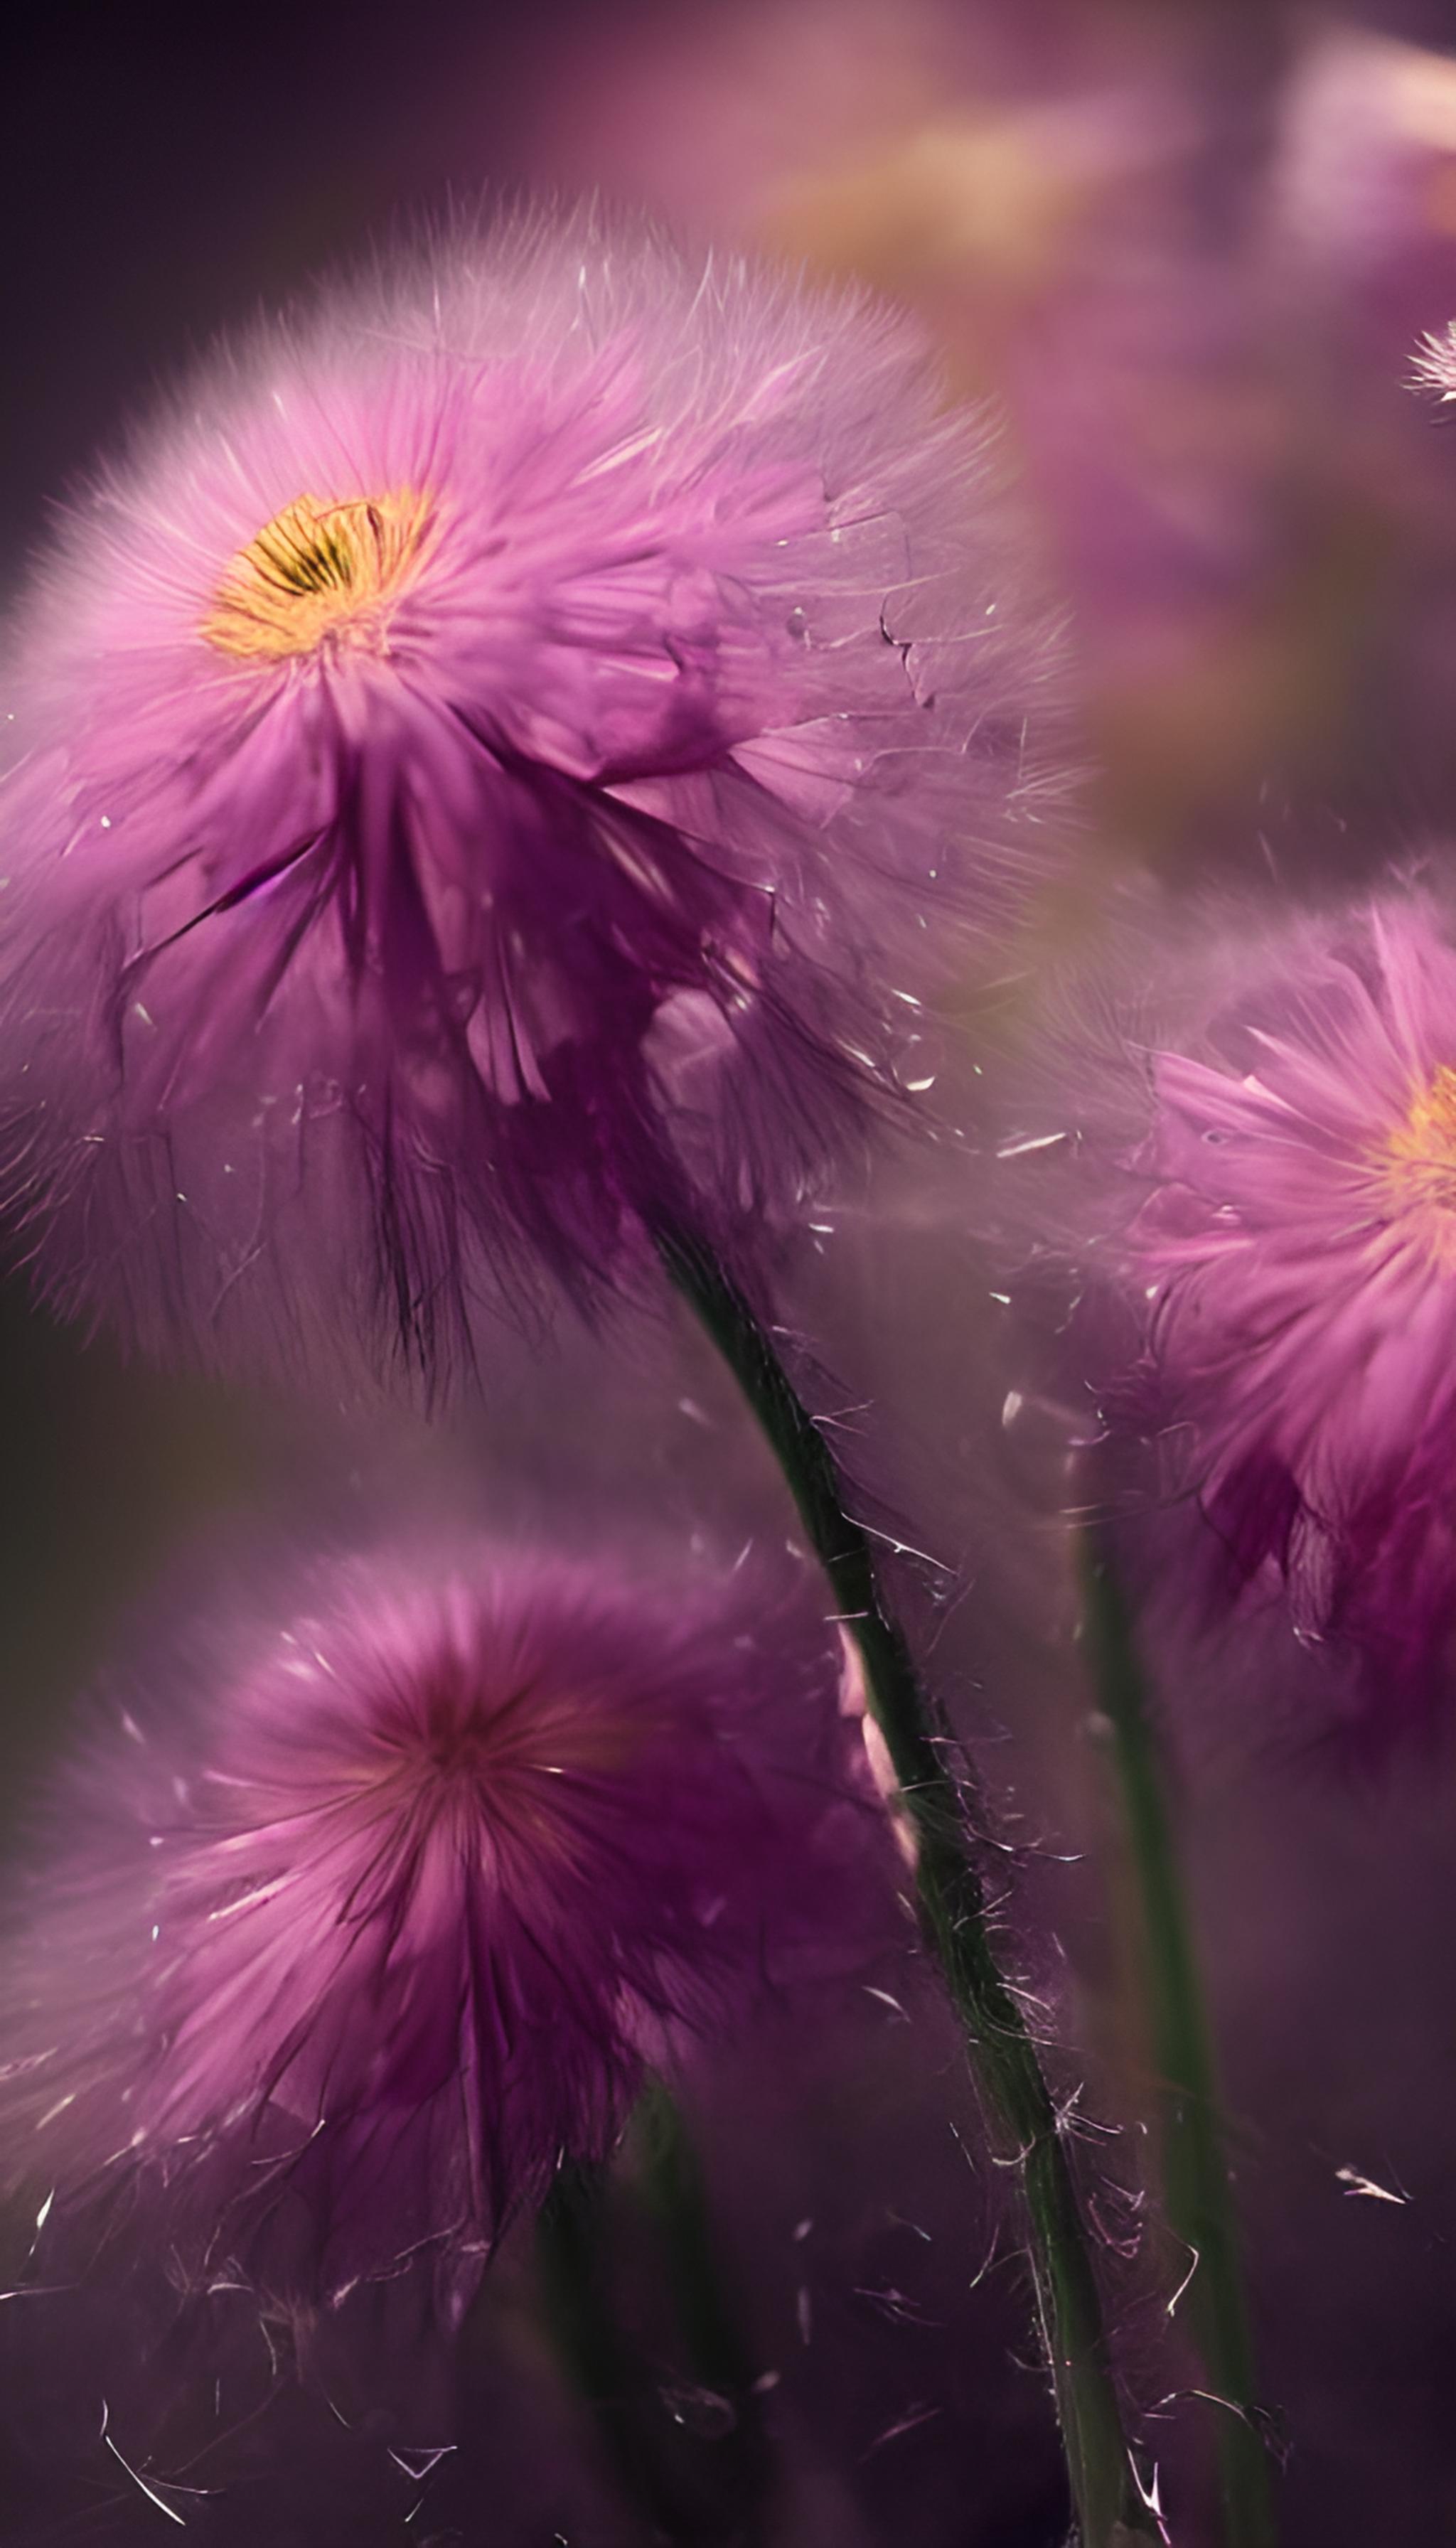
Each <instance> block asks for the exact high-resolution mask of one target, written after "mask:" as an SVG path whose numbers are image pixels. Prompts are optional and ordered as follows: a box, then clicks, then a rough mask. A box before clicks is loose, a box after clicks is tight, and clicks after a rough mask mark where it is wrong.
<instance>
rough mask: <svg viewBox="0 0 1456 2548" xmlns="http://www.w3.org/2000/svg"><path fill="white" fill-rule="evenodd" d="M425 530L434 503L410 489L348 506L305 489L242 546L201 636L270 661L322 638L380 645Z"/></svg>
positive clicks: (229, 651) (305, 650)
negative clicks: (391, 607) (389, 607)
mask: <svg viewBox="0 0 1456 2548" xmlns="http://www.w3.org/2000/svg"><path fill="white" fill-rule="evenodd" d="M428 527H429V500H428V498H427V497H425V496H423V495H420V494H418V493H417V492H416V491H415V490H414V489H413V488H410V487H402V488H400V489H398V490H397V491H396V493H395V494H394V495H392V496H361V497H357V498H356V499H354V500H353V501H351V502H349V503H345V504H324V503H320V502H319V500H318V497H317V496H300V497H298V498H297V499H296V500H295V501H294V502H293V503H292V504H286V505H285V506H284V508H283V511H282V512H281V513H275V514H274V516H273V519H272V521H271V522H268V523H266V524H265V526H264V528H263V529H262V530H261V531H259V533H258V535H257V538H256V539H254V540H249V542H248V544H247V547H246V548H245V549H239V551H238V553H237V555H236V557H235V558H234V559H233V561H232V564H231V565H230V566H229V568H228V570H227V575H226V576H225V577H224V579H223V582H222V583H221V585H220V586H219V587H218V593H217V598H216V600H215V601H214V603H213V606H212V609H211V610H210V611H209V612H208V615H207V617H206V619H205V620H204V621H203V623H202V633H203V635H204V637H205V638H206V639H207V641H208V644H209V645H210V646H216V647H217V648H218V649H219V651H220V652H221V653H222V654H224V655H238V656H242V657H244V658H248V659H251V658H254V657H258V656H261V657H263V658H264V659H265V660H267V661H271V662H277V661H280V660H281V659H282V658H283V657H285V656H288V655H309V654H312V653H313V651H314V649H315V648H316V647H317V646H318V645H319V644H320V642H321V641H322V640H323V639H324V638H325V637H345V636H346V637H348V638H350V639H351V640H353V641H354V642H355V643H359V642H362V643H365V644H369V643H373V644H375V645H377V644H379V643H380V641H381V638H382V635H383V631H384V626H385V617H386V605H387V604H388V603H389V602H391V601H392V600H393V599H394V598H395V597H396V596H397V595H398V593H399V592H400V591H401V589H402V587H403V586H404V584H405V583H406V581H407V579H408V577H409V571H410V569H411V568H412V567H413V566H414V565H415V564H416V563H417V561H418V558H419V555H420V551H421V549H422V547H423V544H424V537H425V533H426V531H427V530H428Z"/></svg>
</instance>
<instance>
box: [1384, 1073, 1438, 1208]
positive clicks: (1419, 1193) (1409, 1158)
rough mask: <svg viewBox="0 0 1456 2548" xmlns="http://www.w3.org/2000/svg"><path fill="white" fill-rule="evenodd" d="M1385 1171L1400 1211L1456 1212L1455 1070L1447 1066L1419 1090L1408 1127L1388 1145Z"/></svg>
mask: <svg viewBox="0 0 1456 2548" xmlns="http://www.w3.org/2000/svg"><path fill="white" fill-rule="evenodd" d="M1382 1166H1383V1169H1384V1183H1385V1187H1386V1192H1387V1194H1388V1196H1389V1198H1390V1201H1391V1202H1392V1204H1394V1205H1395V1207H1396V1209H1397V1210H1398V1211H1402V1212H1411V1211H1421V1210H1427V1211H1435V1212H1456V1070H1453V1069H1452V1068H1451V1067H1450V1065H1449V1063H1447V1062H1442V1064H1441V1066H1440V1068H1439V1070H1438V1071H1437V1072H1436V1074H1435V1077H1434V1078H1433V1079H1432V1080H1431V1082H1430V1084H1429V1086H1428V1087H1425V1088H1420V1089H1417V1090H1416V1092H1415V1095H1414V1097H1413V1098H1412V1099H1411V1102H1410V1113H1409V1115H1408V1116H1407V1118H1406V1121H1405V1123H1404V1124H1400V1125H1398V1126H1397V1128H1396V1130H1395V1132H1394V1133H1392V1134H1391V1136H1390V1138H1389V1139H1388V1140H1387V1141H1386V1143H1385V1145H1384V1150H1383V1153H1382Z"/></svg>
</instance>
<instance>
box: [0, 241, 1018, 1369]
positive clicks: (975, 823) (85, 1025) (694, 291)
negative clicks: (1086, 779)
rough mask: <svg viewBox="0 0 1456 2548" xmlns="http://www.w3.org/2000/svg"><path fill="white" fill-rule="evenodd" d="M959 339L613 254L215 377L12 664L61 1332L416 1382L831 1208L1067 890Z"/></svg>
mask: <svg viewBox="0 0 1456 2548" xmlns="http://www.w3.org/2000/svg"><path fill="white" fill-rule="evenodd" d="M994 476H995V473H994V471H993V470H992V468H991V466H990V458H989V441H988V436H987V434H986V433H985V431H984V430H983V429H982V428H981V427H979V426H977V425H975V424H974V423H971V422H968V421H967V420H966V419H964V418H963V417H960V418H957V417H956V416H954V415H951V414H948V413H947V412H946V410H945V409H944V407H943V404H942V402H941V399H940V395H939V391H938V385H937V382H936V379H935V374H934V367H933V365H932V364H931V363H930V361H929V360H928V358H927V356H926V354H925V352H924V350H923V347H922V345H921V343H920V340H919V338H918V337H917V335H916V332H915V330H914V328H913V326H912V325H911V324H910V322H908V321H904V320H902V319H900V318H897V317H895V316H894V315H893V314H891V313H888V312H886V311H884V310H882V309H879V308H875V307H873V306H870V305H867V304H866V303H865V301H864V300H863V298H860V297H856V296H849V295H844V294H839V295H832V294H827V293H818V294H813V293H801V292H799V291H797V290H796V289H794V288H793V287H792V286H791V285H789V284H788V283H786V282H784V281H783V280H781V279H780V278H779V277H777V276H776V275H775V274H774V273H772V272H769V271H762V270H756V269H755V268H753V267H752V266H750V265H746V264H744V263H742V262H740V261H738V260H735V259H729V260H726V261H722V262H717V261H713V260H708V261H707V262H704V261H703V260H702V259H700V258H699V259H697V260H696V261H693V260H689V259H685V258H683V257H681V256H680V255H678V254H677V253H676V252H675V251H674V250H672V249H671V248H669V247H668V246H667V245H665V244H663V243H662V242H660V241H658V240H656V239H653V238H650V237H647V236H645V235H642V234H639V233H635V232H629V233H627V234H625V235H622V236H614V235H613V234H612V233H611V232H610V231H609V230H607V229H602V228H598V227H596V226H595V225H594V224H593V223H589V222H587V221H581V222H578V223H576V224H575V225H568V226H566V227H553V226H552V225H550V224H549V223H539V222H525V223H521V224H518V225H516V226H515V227H503V228H501V229H500V231H498V232H496V233H493V234H491V235H489V236H485V237H470V236H465V237H461V238H458V239H456V240H454V241H453V242H450V243H447V244H446V245H444V246H442V247H441V248H439V249H438V250H437V251H436V252H434V253H433V254H431V255H429V256H427V257H425V258H423V259H422V260H421V261H420V262H419V263H418V264H417V265H415V266H414V267H412V268H410V269H409V270H408V271H406V272H405V273H404V274H402V275H399V276H396V277H393V278H386V279H385V280H384V281H383V282H382V283H380V284H379V285H378V286H377V287H375V288H373V289H371V290H361V291H358V292H356V293H354V294H353V295H352V296H347V295H345V296H342V297H340V298H338V299H336V300H333V301H327V302H325V303H324V304H322V305H321V306H320V308H319V310H318V313H317V315H316V316H314V317H312V318H307V319H305V320H301V321H299V322H297V323H296V324H294V325H291V326H289V327H275V328H270V329H268V330H266V331H265V332H263V333H262V334H261V335H260V336H259V338H258V339H257V341H256V342H255V343H254V344H253V345H252V346H251V347H250V348H249V349H248V350H247V352H246V354H245V355H244V356H243V357H242V358H240V359H238V360H235V361H226V362H219V363H218V364H216V365H215V366H214V367H213V369H212V370H211V371H210V372H208V373H206V374H205V375H204V376H203V377H202V378H201V379H200V380H199V381H198V382H196V383H195V384H194V385H193V386H192V388H191V389H190V390H189V392H188V395H187V397H186V400H185V402H184V403H182V404H180V405H179V406H178V407H177V408H176V409H174V411H173V412H172V413H171V415H170V416H169V417H168V418H166V419H165V420H164V421H163V422H162V423H161V425H160V426H159V427H158V428H156V429H155V430H154V431H153V432H152V433H151V434H150V435H149V436H148V437H146V438H144V439H143V440H142V441H140V442H139V443H138V445H137V450H136V454H135V456H134V457H133V458H132V459H131V460H129V461H128V462H127V463H126V465H125V466H123V467H121V468H119V469H117V470H116V471H115V472H113V473H112V474H111V475H110V476H108V477H107V478H106V479H105V480H104V481H103V482H102V484H101V485H100V487H99V489H98V490H97V492H96V493H95V495H94V496H93V497H91V498H90V499H89V500H87V501H85V502H84V503H83V504H82V505H81V506H80V508H79V509H78V511H77V512H76V514H75V515H74V517H73V519H72V520H71V522H70V525H69V527H68V529H67V531H66V533H65V535H64V537H63V540H62V543H61V547H60V550H59V553H58V555H57V556H56V557H55V559H54V560H53V561H52V562H51V563H50V564H49V565H48V566H47V567H46V570H45V571H44V573H43V575H42V578H41V580H40V583H39V585H38V588H37V589H36V591H35V592H34V593H33V595H32V597H31V599H30V601H29V603H28V604H27V605H26V606H25V607H24V608H23V610H22V612H21V615H20V618H19V621H18V623H17V626H16V628H15V631H14V634H13V641H12V646H11V653H10V660H11V672H10V676H9V680H8V683H7V689H8V693H9V694H8V696H7V698H6V701H5V705H6V707H7V709H8V710H10V711H11V712H12V722H11V725H10V728H9V731H10V733H11V735H12V737H13V738H14V742H15V749H14V751H13V754H12V756H11V760H12V766H11V769H10V774H9V775H8V777H7V779H6V780H5V784H4V788H3V791H0V840H3V852H4V873H5V879H6V886H7V891H6V895H5V919H6V929H5V936H4V950H3V957H0V1103H3V1106H4V1110H5V1113H6V1116H7V1117H8V1119H9V1121H10V1124H11V1142H10V1149H11V1160H12V1165H11V1175H10V1185H11V1190H12V1196H13V1199H14V1201H15V1203H16V1205H17V1208H18V1210H19V1211H20V1214H21V1216H22V1218H23V1221H24V1224H25V1225H26V1227H27V1229H28V1232H29V1239H30V1244H31V1247H32V1250H33V1252H34V1257H35V1261H36V1263H37V1266H38V1269H39V1274H40V1278H41V1280H42V1282H43V1284H44V1285H45V1287H46V1290H47V1292H48V1294H49V1295H50V1297H52V1298H53V1299H54V1300H55V1301H56V1302H57V1303H58V1305H59V1306H60V1307H61V1308H62V1309H63V1310H64V1311H67V1312H79V1313H81V1314H82V1315H85V1316H88V1317H103V1316H104V1317H114V1318H116V1319H119V1320H120V1322H121V1324H122V1325H123V1327H124V1329H125V1331H126V1332H127V1333H128V1334H130V1335H131V1336H133V1337H135V1338H137V1339H138V1340H139V1341H140V1342H141V1343H142V1344H143V1345H144V1346H145V1347H146V1348H148V1349H149V1350H155V1351H161V1352H175V1351H178V1350H181V1351H184V1352H187V1353H190V1354H193V1355H198V1354H200V1355H202V1356H203V1357H204V1358H205V1359H208V1360H212V1361H218V1362H223V1363H233V1362H236V1361H238V1360H242V1361H244V1362H247V1363H252V1364H254V1365H260V1364H261V1365H266V1364H268V1363H270V1362H276V1361H277V1360H278V1359H279V1358H280V1356H281V1357H283V1358H285V1359H287V1360H290V1361H292V1362H294V1363H295V1364H298V1365H300V1366H302V1367H305V1368H317V1366H318V1363H319V1362H320V1360H323V1361H326V1362H332V1363H336V1362H337V1361H338V1359H339V1358H340V1356H341V1355H342V1356H344V1357H353V1358H356V1359H362V1360H363V1361H364V1363H365V1364H366V1365H367V1366H368V1367H369V1368H371V1369H374V1370H378V1369H380V1368H381V1367H382V1366H384V1365H386V1364H387V1363H388V1362H389V1361H390V1359H391V1357H392V1356H395V1357H399V1358H402V1359H403V1361H404V1363H405V1364H406V1365H408V1366H409V1367H410V1368H411V1369H412V1370H414V1371H415V1372H416V1373H418V1374H420V1375H422V1378H423V1381H424V1384H425V1386H426V1387H430V1386H433V1385H436V1384H437V1383H438V1382H439V1381H440V1380H441V1379H442V1378H443V1377H445V1376H447V1375H448V1374H449V1373H450V1372H451V1371H452V1370H457V1369H459V1368H460V1367H461V1366H462V1365H468V1364H469V1363H470V1361H471V1360H472V1359H474V1358H475V1357H476V1355H477V1353H478V1350H479V1346H480V1342H481V1314H482V1311H483V1309H485V1308H487V1307H488V1306H490V1305H492V1304H497V1305H499V1303H500V1298H501V1295H502V1291H503V1292H504V1293H505V1294H506V1295H507V1296H509V1297H510V1298H511V1299H512V1300H515V1299H517V1298H518V1296H519V1295H520V1294H521V1293H522V1292H524V1293H525V1294H526V1295H527V1296H529V1295H530V1293H531V1291H532V1289H533V1287H534V1280H535V1276H536V1274H537V1272H538V1271H540V1270H544V1272H545V1273H546V1274H547V1275H548V1276H549V1277H552V1278H555V1279H556V1280H558V1281H561V1282H564V1283H565V1284H566V1285H567V1287H568V1288H569V1289H570V1290H571V1291H572V1292H573V1293H574V1294H575V1295H576V1296H577V1297H578V1298H579V1299H583V1300H586V1301H588V1302H590V1301H591V1300H592V1298H593V1297H594V1296H596V1295H598V1294H599V1292H600V1291H601V1289H602V1287H603V1286H604V1285H607V1284H610V1283H611V1282H612V1281H613V1280H614V1279H616V1278H617V1277H619V1276H620V1275H621V1274H622V1273H623V1272H624V1271H628V1270H630V1261H631V1258H632V1255H633V1252H634V1250H639V1249H640V1248H641V1244H642V1230H643V1225H644V1222H647V1223H650V1222H651V1221H652V1220H653V1219H654V1217H656V1216H661V1215H664V1214H672V1215H675V1216H678V1217H682V1216H683V1214H684V1213H686V1214H690V1215H691V1217H692V1218H694V1219H695V1220H696V1221H697V1222H698V1223H699V1224H700V1225H703V1226H706V1227H707V1228H708V1229H710V1230H712V1231H713V1233H714V1234H715V1235H718V1236H720V1237H721V1236H723V1235H725V1233H731V1231H732V1230H733V1229H737V1228H739V1227H745V1228H752V1227H754V1226H755V1225H756V1224H757V1222H758V1221H759V1219H760V1218H761V1216H762V1215H763V1214H764V1213H765V1212H766V1211H770V1210H773V1209H774V1208H784V1207H787V1206H791V1205H792V1204H793V1203H794V1202H795V1201H796V1200H797V1198H798V1197H799V1196H800V1194H801V1192H802V1190H803V1188H804V1185H805V1182H806V1181H807V1180H808V1179H809V1178H810V1177H811V1176H812V1175H813V1173H814V1171H815V1170H816V1168H817V1167H818V1165H819V1164H820V1162H821V1161H822V1159H823V1157H824V1154H825V1152H826V1150H827V1149H828V1148H830V1147H831V1146H832V1145H833V1144H834V1143H835V1142H836V1141H841V1140H843V1139H844V1138H845V1137H846V1135H847V1133H849V1132H851V1131H852V1130H853V1128H854V1127H855V1125H856V1124H857V1122H859V1121H861V1120H862V1119H863V1117H864V1115H865V1111H866V1108H867V1107H869V1106H872V1105H873V1104H874V1103H875V1102H876V1101H877V1100H880V1099H893V1098H894V1097H895V1096H896V1095H898V1094H899V1093H900V1092H901V1091H902V1090H903V1088H904V1086H905V1084H906V1083H907V1081H909V1080H912V1079H913V1078H914V1077H915V1076H916V1072H917V1068H923V1064H921V1063H920V1062H919V1059H918V1055H917V1052H916V1047H917V1041H918V1031H917V1027H916V1018H917V1010H918V1001H919V995H920V993H921V992H923V991H924V990H925V989H926V988H927V984H928V981H929V980H931V979H932V978H933V977H934V976H935V975H936V974H937V972H938V970H942V969H944V968H945V967H946V966H947V964H948V963H954V964H956V965H957V966H961V965H963V963H964V960H965V957H966V947H965V944H964V941H963V939H962V940H961V941H960V943H959V944H957V943H956V931H955V930H954V928H952V927H951V924H952V922H953V921H954V920H956V918H960V919H968V920H970V921H972V922H977V923H979V924H989V923H991V922H994V921H998V920H1004V918H1005V917H1006V915H1007V913H1008V911H1009V910H1010V909H1012V908H1013V907H1014V906H1015V904H1016V902H1017V899H1018V897H1019V896H1020V895H1021V894H1022V893H1023V892H1024V891H1025V889H1026V887H1027V885H1028V882H1029V880H1030V879H1031V878H1032V877H1034V876H1035V875H1036V873H1038V872H1039V871H1040V868H1041V866H1042V865H1043V848H1044V845H1045V844H1046V842H1047V840H1048V838H1049V836H1050V835H1049V831H1048V829H1047V826H1046V823H1045V819H1044V818H1045V816H1046V814H1047V797H1048V791H1049V790H1051V786H1052V782H1051V780H1050V779H1049V777H1048V775H1047V772H1046V770H1045V769H1044V767H1043V764H1042V762H1041V760H1040V759H1039V750H1040V746H1039V740H1038V738H1039V736H1040V735H1041V732H1042V723H1041V710H1042V706H1043V702H1044V698H1046V697H1048V696H1049V695H1050V694H1051V693H1052V692H1053V691H1054V689H1055V686H1056V683H1055V650H1054V648H1048V640H1047V627H1046V624H1045V622H1044V621H1043V620H1041V619H1040V618H1039V617H1038V616H1037V615H1036V613H1035V612H1034V611H1032V610H1030V609H1029V607H1028V605H1027V601H1026V594H1025V581H1026V577H1025V567H1024V564H1023V563H1022V562H1021V561H1020V558H1019V554H1018V551H1017V547H1016V542H1015V539H1014V537H1012V536H1011V535H1010V533H1009V529H1008V522H1007V519H1006V516H1005V511H1004V506H1003V501H1002V499H1001V497H1000V495H999V494H998V493H997V490H996V487H995V484H994Z"/></svg>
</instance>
